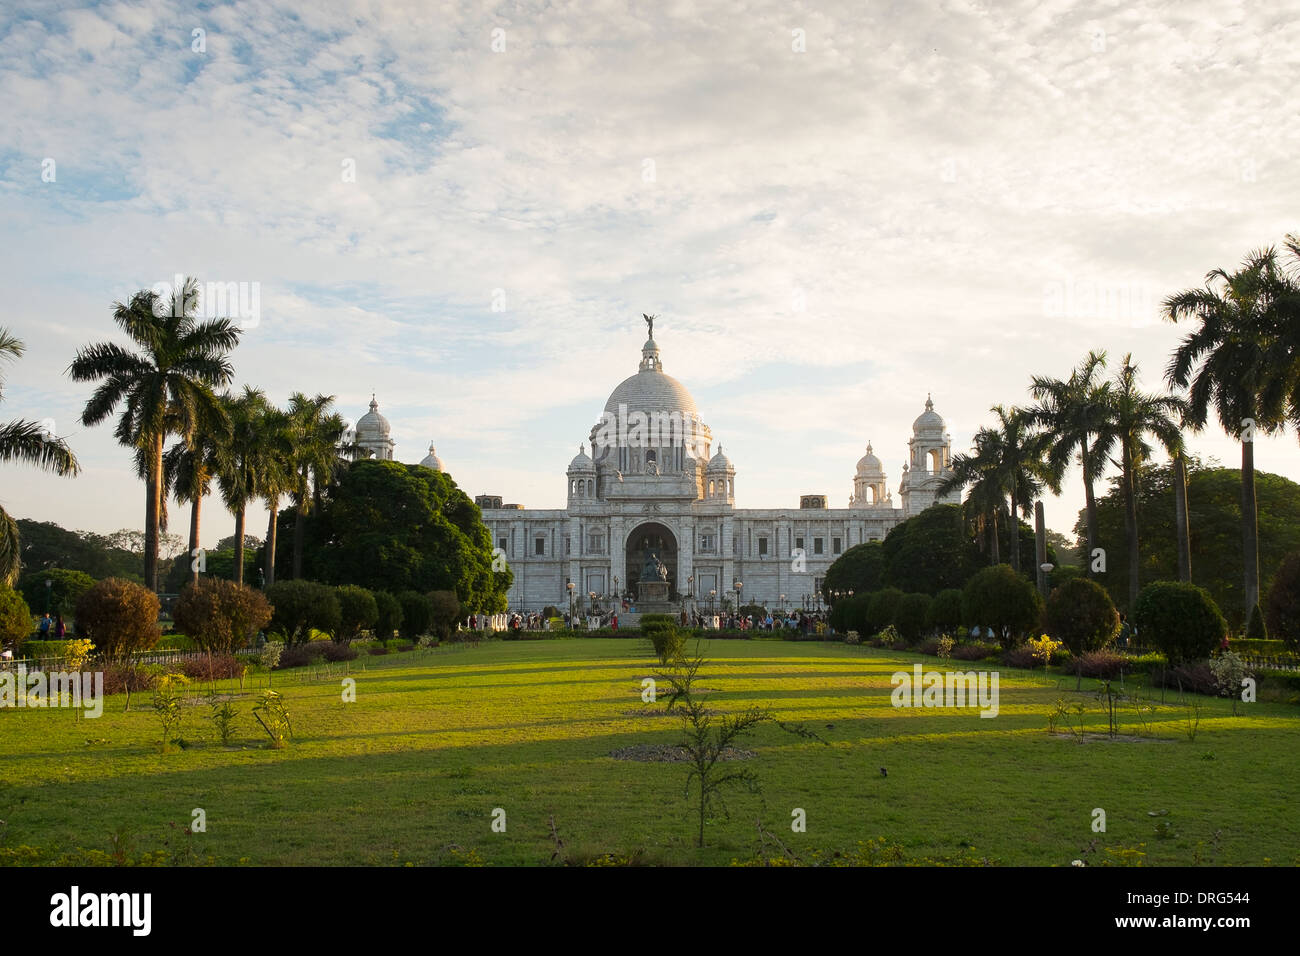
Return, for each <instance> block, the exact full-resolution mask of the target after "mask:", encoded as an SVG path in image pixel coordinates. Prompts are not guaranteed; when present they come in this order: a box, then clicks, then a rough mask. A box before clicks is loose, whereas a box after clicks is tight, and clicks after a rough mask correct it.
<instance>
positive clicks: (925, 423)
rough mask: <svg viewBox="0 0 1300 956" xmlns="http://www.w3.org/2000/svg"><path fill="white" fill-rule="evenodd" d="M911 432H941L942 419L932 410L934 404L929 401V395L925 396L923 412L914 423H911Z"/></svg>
mask: <svg viewBox="0 0 1300 956" xmlns="http://www.w3.org/2000/svg"><path fill="white" fill-rule="evenodd" d="M912 431H913V432H923V431H939V432H942V431H943V419H942V418H940V417H939V413H938V412H936V411H935V410H934V402H933V401H931V400H930V396H929V395H927V396H925V411H923V412H922V413H921V414H920V415H918V416H917V419H916V421H914V422H912Z"/></svg>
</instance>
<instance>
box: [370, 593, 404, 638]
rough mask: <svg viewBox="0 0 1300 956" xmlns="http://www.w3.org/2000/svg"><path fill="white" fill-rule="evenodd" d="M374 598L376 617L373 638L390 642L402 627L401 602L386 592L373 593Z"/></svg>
mask: <svg viewBox="0 0 1300 956" xmlns="http://www.w3.org/2000/svg"><path fill="white" fill-rule="evenodd" d="M374 598H375V608H376V609H377V610H378V617H377V618H376V619H375V628H374V631H375V637H377V638H379V639H380V640H381V641H387V640H390V639H391V638H392V636H393V635H394V634H396V633H397V632H398V630H399V629H400V628H401V626H402V602H401V601H399V600H397V598H396V596H395V595H392V594H389V593H388V592H387V591H376V592H374Z"/></svg>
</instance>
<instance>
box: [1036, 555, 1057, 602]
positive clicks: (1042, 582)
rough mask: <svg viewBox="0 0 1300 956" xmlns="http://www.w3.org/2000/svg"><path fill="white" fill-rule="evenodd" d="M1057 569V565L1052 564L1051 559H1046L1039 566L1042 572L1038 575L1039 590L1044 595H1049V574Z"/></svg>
mask: <svg viewBox="0 0 1300 956" xmlns="http://www.w3.org/2000/svg"><path fill="white" fill-rule="evenodd" d="M1055 569H1056V565H1054V564H1052V562H1051V561H1044V562H1043V563H1042V564H1040V565H1039V566H1038V570H1039V571H1041V572H1042V574H1040V575H1039V576H1038V590H1039V591H1041V592H1042V593H1043V597H1047V576H1048V575H1049V574H1051V573H1052V572H1053V571H1054V570H1055Z"/></svg>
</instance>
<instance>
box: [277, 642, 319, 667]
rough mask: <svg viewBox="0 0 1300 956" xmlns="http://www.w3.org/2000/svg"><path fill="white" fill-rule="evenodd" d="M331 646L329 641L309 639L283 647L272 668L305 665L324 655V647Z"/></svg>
mask: <svg viewBox="0 0 1300 956" xmlns="http://www.w3.org/2000/svg"><path fill="white" fill-rule="evenodd" d="M331 646H332V642H331V641H309V642H308V643H306V644H295V645H294V646H293V647H285V649H284V650H283V651H281V652H280V661H279V663H277V664H276V665H275V668H274V669H275V670H278V671H282V670H286V669H287V668H290V667H306V666H307V665H308V664H311V663H313V662H314V661H316V660H318V659H319V658H321V657H324V656H325V649H326V648H327V647H331Z"/></svg>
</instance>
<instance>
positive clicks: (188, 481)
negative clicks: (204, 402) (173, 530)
mask: <svg viewBox="0 0 1300 956" xmlns="http://www.w3.org/2000/svg"><path fill="white" fill-rule="evenodd" d="M220 409H221V417H220V419H219V420H217V421H214V422H208V423H205V425H204V427H202V428H200V429H197V430H196V431H194V432H193V433H192V434H190V435H189V436H188V437H186V438H185V440H183V441H180V442H177V443H176V444H175V445H173V446H172V447H171V448H169V449H168V450H167V453H166V454H165V455H163V486H164V487H165V488H166V489H168V490H169V491H170V492H171V493H172V494H174V495H175V496H176V500H177V501H178V502H180V503H181V504H189V506H190V536H189V556H190V559H191V564H190V583H191V584H197V583H198V580H199V571H198V566H197V565H196V564H195V563H194V561H193V559H194V557H195V555H196V552H197V551H198V548H199V527H200V521H201V511H202V509H203V499H204V498H206V497H207V496H208V494H209V493H210V492H211V490H212V479H213V477H214V476H215V475H216V473H217V468H218V466H219V461H218V457H219V452H220V449H221V447H222V446H223V444H224V443H225V442H226V441H228V440H229V437H230V420H229V418H228V417H227V416H226V411H225V406H224V405H221V406H220Z"/></svg>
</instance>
